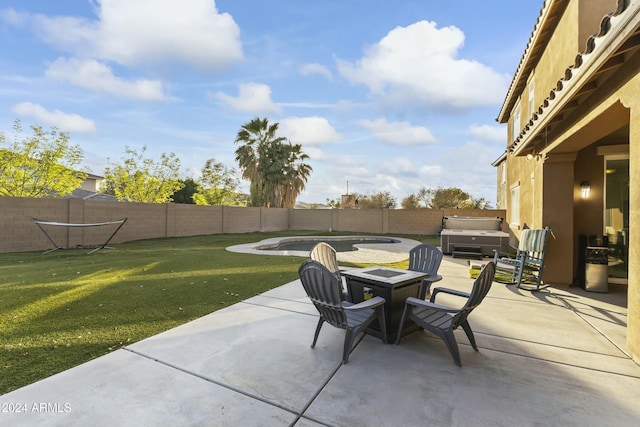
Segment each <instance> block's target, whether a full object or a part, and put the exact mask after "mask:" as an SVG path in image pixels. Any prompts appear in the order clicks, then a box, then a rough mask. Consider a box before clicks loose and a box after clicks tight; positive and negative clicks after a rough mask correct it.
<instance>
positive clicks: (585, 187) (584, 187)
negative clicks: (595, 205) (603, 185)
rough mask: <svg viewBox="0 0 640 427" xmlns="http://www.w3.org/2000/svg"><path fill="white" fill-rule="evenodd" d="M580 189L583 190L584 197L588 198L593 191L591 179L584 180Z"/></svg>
mask: <svg viewBox="0 0 640 427" xmlns="http://www.w3.org/2000/svg"><path fill="white" fill-rule="evenodd" d="M580 189H581V190H582V198H583V199H586V198H587V197H589V193H590V192H591V184H589V181H582V182H581V183H580Z"/></svg>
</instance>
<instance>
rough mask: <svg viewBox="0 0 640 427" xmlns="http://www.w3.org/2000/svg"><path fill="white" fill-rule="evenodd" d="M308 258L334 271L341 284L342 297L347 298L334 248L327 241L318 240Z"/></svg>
mask: <svg viewBox="0 0 640 427" xmlns="http://www.w3.org/2000/svg"><path fill="white" fill-rule="evenodd" d="M309 258H311V259H312V260H315V261H318V262H319V263H320V264H322V265H324V266H325V267H327V269H328V270H329V271H330V272H332V273H334V274H335V275H336V276H337V277H338V278H339V279H340V285H341V286H342V288H341V289H342V299H343V300H345V301H346V300H348V296H349V295H348V293H347V291H346V286H345V283H344V280H342V275H341V274H340V266H339V265H338V256H337V254H336V250H335V249H334V248H333V246H331V245H330V244H328V243H325V242H319V243H318V244H317V245H315V246H314V247H313V249H311V252H309Z"/></svg>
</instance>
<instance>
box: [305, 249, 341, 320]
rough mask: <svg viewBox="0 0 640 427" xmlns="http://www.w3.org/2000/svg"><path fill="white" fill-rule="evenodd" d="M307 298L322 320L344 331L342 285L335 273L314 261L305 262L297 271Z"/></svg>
mask: <svg viewBox="0 0 640 427" xmlns="http://www.w3.org/2000/svg"><path fill="white" fill-rule="evenodd" d="M298 276H300V281H301V282H302V286H303V287H304V290H305V292H306V293H307V296H308V297H309V299H310V300H311V302H312V303H313V305H314V306H315V307H316V309H317V310H318V312H319V313H320V315H321V316H322V317H323V318H324V320H325V321H326V322H327V323H329V324H331V325H333V326H335V327H337V328H342V329H346V327H347V316H346V314H345V312H344V309H343V308H342V284H341V283H340V278H339V276H337V275H336V274H335V273H333V272H331V271H329V269H328V268H327V267H325V266H324V265H322V264H321V263H320V262H318V261H315V260H311V259H310V260H307V261H305V262H303V263H302V265H301V266H300V268H299V269H298Z"/></svg>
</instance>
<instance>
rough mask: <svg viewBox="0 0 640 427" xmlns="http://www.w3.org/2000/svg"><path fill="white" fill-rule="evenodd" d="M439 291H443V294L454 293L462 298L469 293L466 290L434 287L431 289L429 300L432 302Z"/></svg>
mask: <svg viewBox="0 0 640 427" xmlns="http://www.w3.org/2000/svg"><path fill="white" fill-rule="evenodd" d="M440 292H442V293H445V294H449V295H455V296H457V297H462V298H469V297H470V296H471V295H470V294H469V293H467V292H462V291H458V290H455V289H450V288H435V289H434V290H433V294H431V302H434V301H435V299H436V295H438V294H439V293H440Z"/></svg>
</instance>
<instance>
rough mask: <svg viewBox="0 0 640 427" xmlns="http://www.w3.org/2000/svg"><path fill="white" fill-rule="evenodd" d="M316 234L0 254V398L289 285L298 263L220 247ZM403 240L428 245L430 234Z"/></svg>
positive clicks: (159, 241) (229, 236)
mask: <svg viewBox="0 0 640 427" xmlns="http://www.w3.org/2000/svg"><path fill="white" fill-rule="evenodd" d="M322 234H324V233H318V232H317V231H309V232H299V231H296V232H279V233H249V234H221V235H211V236H197V237H184V238H174V239H154V240H145V241H138V242H130V243H125V244H120V245H117V246H116V247H115V249H106V250H100V251H98V252H95V253H93V254H91V255H87V254H86V252H87V251H86V250H80V249H78V250H67V251H56V252H52V253H49V254H46V255H43V254H42V253H41V252H27V253H12V254H0V275H1V276H0V277H2V278H1V279H0V364H1V366H0V394H5V393H7V392H9V391H11V390H14V389H16V388H19V387H22V386H24V385H27V384H30V383H32V382H35V381H37V380H40V379H42V378H45V377H48V376H50V375H53V374H55V373H57V372H61V371H64V370H66V369H69V368H71V367H73V366H76V365H78V364H80V363H83V362H86V361H88V360H91V359H93V358H96V357H99V356H102V355H104V354H106V353H109V352H111V351H113V350H116V349H119V348H121V347H123V346H125V345H127V344H130V343H132V342H135V341H139V340H141V339H143V338H146V337H149V336H152V335H155V334H157V333H159V332H162V331H165V330H167V329H170V328H172V327H175V326H177V325H180V324H183V323H185V322H188V321H190V320H193V319H195V318H198V317H201V316H203V315H205V314H208V313H211V312H212V311H215V310H218V309H220V308H223V307H227V306H229V305H232V304H234V303H236V302H238V301H242V300H244V299H247V298H249V297H251V296H253V295H256V294H259V293H262V292H264V291H266V290H269V289H271V288H275V287H278V286H280V285H283V284H285V283H287V282H290V281H292V280H294V279H296V278H297V270H298V266H299V265H300V263H301V262H302V261H303V260H304V258H300V257H288V256H269V255H247V254H237V253H231V252H227V251H225V248H226V247H227V246H231V245H237V244H242V243H250V242H254V241H258V240H262V239H266V238H270V237H278V236H289V235H322ZM336 234H339V233H332V235H336ZM342 234H354V233H342ZM403 237H408V238H413V239H415V240H419V241H425V242H432V243H435V238H434V237H433V236H403ZM438 243H439V242H438ZM394 266H397V267H400V268H406V266H407V263H406V261H405V262H404V263H398V264H394Z"/></svg>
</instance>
